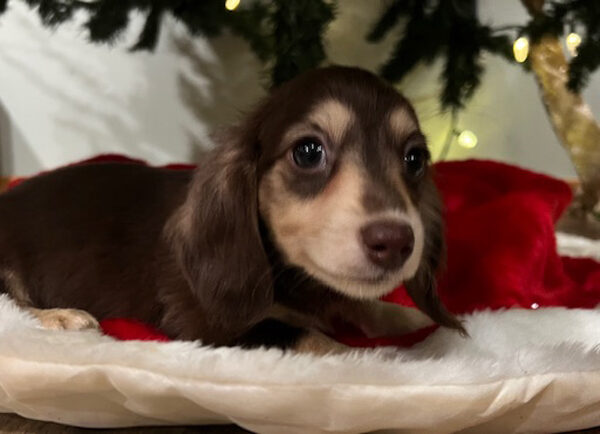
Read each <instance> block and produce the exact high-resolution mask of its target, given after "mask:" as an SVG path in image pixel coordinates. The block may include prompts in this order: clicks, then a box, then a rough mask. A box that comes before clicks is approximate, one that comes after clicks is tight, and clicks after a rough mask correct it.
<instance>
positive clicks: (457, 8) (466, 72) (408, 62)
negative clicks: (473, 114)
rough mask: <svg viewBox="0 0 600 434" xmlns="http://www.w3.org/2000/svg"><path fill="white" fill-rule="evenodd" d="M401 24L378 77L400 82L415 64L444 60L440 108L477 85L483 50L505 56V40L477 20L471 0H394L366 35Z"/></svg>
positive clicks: (456, 104) (378, 35) (458, 102)
mask: <svg viewBox="0 0 600 434" xmlns="http://www.w3.org/2000/svg"><path fill="white" fill-rule="evenodd" d="M401 22H402V24H403V25H404V31H403V33H402V36H401V37H400V39H399V40H398V42H397V43H396V46H395V47H394V50H393V52H392V55H391V57H390V59H389V60H388V61H387V63H385V64H384V65H383V67H382V68H381V74H382V75H383V77H385V78H387V79H388V80H390V81H400V80H402V78H404V76H405V75H406V74H408V73H409V72H410V71H411V70H412V69H413V68H414V67H415V66H417V65H418V64H419V63H427V64H428V63H431V62H432V61H433V60H435V59H437V58H438V57H442V58H443V59H444V69H443V71H442V77H441V80H442V82H443V90H442V94H441V102H442V106H443V107H444V108H453V109H456V108H462V107H463V106H464V104H465V102H466V101H467V100H468V99H469V98H470V97H471V96H472V95H473V92H474V91H475V89H476V88H477V86H479V83H480V81H481V76H482V74H483V72H484V68H483V65H482V62H481V57H482V54H483V52H485V51H487V52H490V53H494V54H500V55H506V53H507V52H508V51H509V50H510V41H509V40H508V38H507V37H506V36H498V35H495V34H494V32H493V29H492V28H490V27H489V26H486V25H482V24H481V23H480V22H479V20H478V19H477V13H476V1H475V0H452V1H448V0H446V1H444V0H442V1H440V0H394V1H393V2H392V3H391V4H390V5H389V6H388V8H387V9H386V10H385V11H384V13H383V14H382V16H381V18H380V19H379V21H377V23H376V24H375V26H374V27H373V29H372V31H371V32H370V33H369V35H368V36H367V39H368V40H370V41H372V42H375V41H379V40H380V39H382V38H383V37H384V36H385V35H386V34H387V33H389V32H390V31H392V30H394V29H395V27H396V26H397V25H398V24H399V23H401Z"/></svg>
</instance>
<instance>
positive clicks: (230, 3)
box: [225, 0, 240, 11]
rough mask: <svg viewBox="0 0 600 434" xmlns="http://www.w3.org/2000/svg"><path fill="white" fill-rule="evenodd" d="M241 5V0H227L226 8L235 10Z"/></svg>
mask: <svg viewBox="0 0 600 434" xmlns="http://www.w3.org/2000/svg"><path fill="white" fill-rule="evenodd" d="M239 5H240V0H226V1H225V9H227V10H228V11H233V10H235V9H236V8H237V7H238V6H239Z"/></svg>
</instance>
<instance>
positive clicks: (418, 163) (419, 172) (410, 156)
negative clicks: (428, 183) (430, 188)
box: [404, 147, 429, 179]
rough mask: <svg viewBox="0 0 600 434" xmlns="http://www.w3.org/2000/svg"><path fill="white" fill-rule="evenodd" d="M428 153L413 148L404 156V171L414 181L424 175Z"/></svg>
mask: <svg viewBox="0 0 600 434" xmlns="http://www.w3.org/2000/svg"><path fill="white" fill-rule="evenodd" d="M428 160H429V152H428V151H427V150H426V149H423V148H419V147H414V148H411V149H409V150H408V151H407V152H406V155H404V171H405V173H406V174H407V175H408V176H409V177H411V178H414V179H418V178H420V177H421V176H423V174H424V173H425V168H426V167H427V161H428Z"/></svg>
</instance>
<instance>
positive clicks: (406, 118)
mask: <svg viewBox="0 0 600 434" xmlns="http://www.w3.org/2000/svg"><path fill="white" fill-rule="evenodd" d="M389 122H390V128H391V130H392V131H393V133H394V134H396V135H397V136H398V137H406V136H408V135H409V134H410V133H411V132H413V131H415V130H416V129H418V125H417V122H416V121H415V118H414V116H413V115H412V114H411V113H410V112H409V111H408V109H407V108H406V107H400V108H397V109H395V110H394V111H392V113H390V118H389Z"/></svg>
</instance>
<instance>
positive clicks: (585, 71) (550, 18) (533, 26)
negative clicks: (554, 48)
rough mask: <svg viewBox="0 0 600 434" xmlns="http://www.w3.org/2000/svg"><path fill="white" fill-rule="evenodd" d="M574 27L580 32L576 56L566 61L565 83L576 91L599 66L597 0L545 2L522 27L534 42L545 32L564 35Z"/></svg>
mask: <svg viewBox="0 0 600 434" xmlns="http://www.w3.org/2000/svg"><path fill="white" fill-rule="evenodd" d="M576 28H577V30H578V33H582V41H581V45H580V46H579V48H578V54H577V56H575V57H573V58H572V59H571V62H570V64H569V82H568V86H569V88H570V89H571V90H573V91H574V92H579V91H581V89H582V88H583V87H585V85H586V84H587V81H588V79H589V76H590V74H591V73H592V72H593V71H595V70H596V69H598V67H600V2H599V1H597V0H563V1H556V0H555V1H551V2H548V4H547V5H546V7H545V8H544V13H543V14H539V15H537V16H535V17H533V19H532V20H531V21H530V22H529V23H528V24H527V25H526V26H524V28H523V33H524V34H526V35H528V36H529V37H530V39H531V40H532V41H533V42H536V41H538V40H540V39H541V38H542V37H543V36H544V35H553V36H563V35H564V34H565V33H566V32H570V31H572V30H575V29H576Z"/></svg>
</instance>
